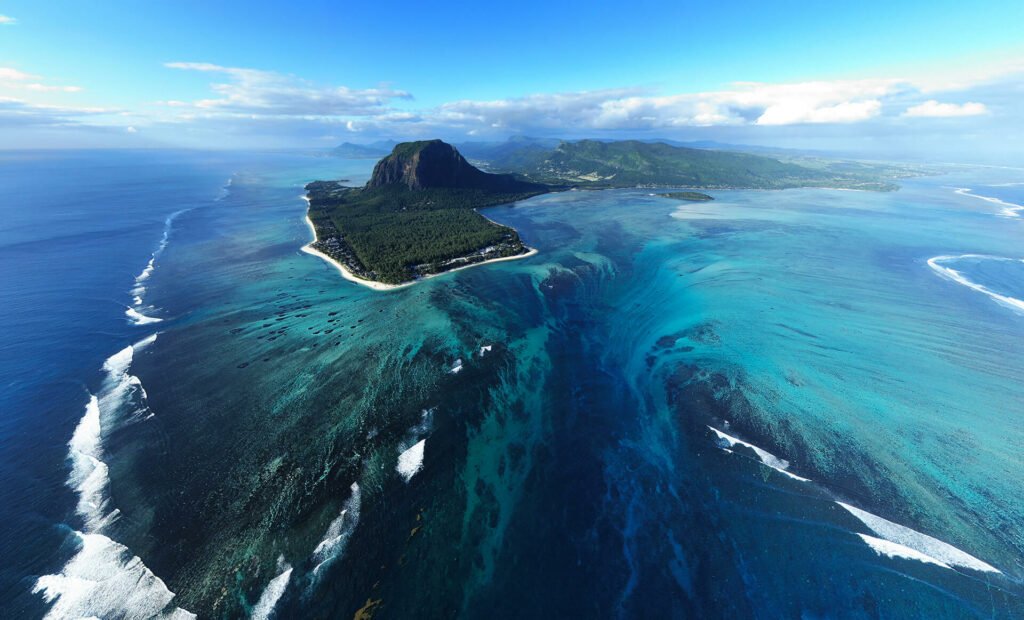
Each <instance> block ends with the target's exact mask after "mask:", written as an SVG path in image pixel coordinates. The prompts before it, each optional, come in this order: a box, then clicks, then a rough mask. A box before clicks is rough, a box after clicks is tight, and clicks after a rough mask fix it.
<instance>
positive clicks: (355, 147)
mask: <svg viewBox="0 0 1024 620" xmlns="http://www.w3.org/2000/svg"><path fill="white" fill-rule="evenodd" d="M394 146H395V143H394V142H389V141H387V140H382V141H380V142H373V143H370V144H355V143H352V142H343V143H341V144H339V145H338V146H336V147H334V148H333V149H332V150H331V155H333V156H335V157H342V158H345V159H379V158H381V157H384V156H385V155H387V154H388V153H389V152H390V151H391V149H392V148H394Z"/></svg>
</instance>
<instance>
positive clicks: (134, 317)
mask: <svg viewBox="0 0 1024 620" xmlns="http://www.w3.org/2000/svg"><path fill="white" fill-rule="evenodd" d="M187 211H191V209H180V210H178V211H175V212H174V213H172V214H170V215H168V216H167V218H166V219H165V220H164V230H163V233H162V234H161V235H160V241H159V242H158V243H157V244H156V249H154V250H153V252H152V254H150V256H149V261H148V262H147V263H146V266H145V267H143V268H142V271H140V272H139V274H138V275H137V276H135V285H134V286H133V287H132V289H131V291H129V293H130V294H131V295H132V306H134V307H129V308H128V309H127V310H126V311H125V314H126V315H128V319H129V320H130V321H131V322H132V323H133V324H135V325H148V324H150V323H157V322H159V321H161V320H163V319H159V318H156V317H152V316H146V315H145V314H142V313H141V312H139V311H138V308H141V307H142V306H143V305H144V303H145V294H146V286H145V284H144V283H145V282H146V281H147V280H149V278H150V277H151V276H152V275H153V271H154V270H155V269H156V261H157V259H158V258H160V255H161V254H163V253H164V250H165V249H167V244H168V243H170V241H171V232H172V230H173V227H174V220H176V219H178V216H180V215H181V214H182V213H185V212H187Z"/></svg>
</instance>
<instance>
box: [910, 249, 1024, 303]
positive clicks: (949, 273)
mask: <svg viewBox="0 0 1024 620" xmlns="http://www.w3.org/2000/svg"><path fill="white" fill-rule="evenodd" d="M964 258H980V259H985V260H997V261H1016V260H1019V259H1016V258H1006V257H1004V256H988V255H985V254H961V255H959V256H933V257H932V258H929V259H928V266H929V267H931V268H932V270H933V271H935V273H937V274H939V275H940V276H942V277H943V278H947V279H949V280H952V281H953V282H956V283H957V284H962V285H963V286H966V287H967V288H970V289H972V290H975V291H978V292H979V293H983V294H984V295H987V296H988V297H990V298H992V299H994V300H995V301H997V302H998V303H1000V304H1002V305H1004V306H1007V307H1009V308H1012V309H1013V310H1016V311H1017V312H1024V300H1020V299H1017V298H1016V297H1010V296H1009V295H1001V294H999V293H997V292H995V291H993V290H991V289H990V288H988V287H986V286H983V285H981V284H978V283H977V282H974V281H972V280H970V279H969V278H967V276H965V275H964V274H962V273H960V272H959V271H957V270H956V269H953V268H952V267H946V266H945V265H943V264H942V263H944V262H948V261H954V260H960V259H964ZM1022 262H1024V261H1022Z"/></svg>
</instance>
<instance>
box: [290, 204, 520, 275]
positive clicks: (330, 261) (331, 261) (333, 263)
mask: <svg viewBox="0 0 1024 620" xmlns="http://www.w3.org/2000/svg"><path fill="white" fill-rule="evenodd" d="M301 198H302V199H303V200H305V201H306V213H305V215H304V219H305V220H306V225H307V226H309V230H310V232H312V233H313V240H312V241H310V242H309V243H307V244H306V245H304V246H302V247H301V248H299V249H300V250H301V251H302V252H305V253H306V254H310V255H312V256H317V257H319V258H321V259H323V260H324V261H326V262H327V263H328V264H329V265H331V266H332V267H334V268H335V269H337V270H338V272H339V273H341V277H343V278H345V279H346V280H348V281H349V282H354V283H356V284H361V285H363V286H365V287H367V288H370V289H373V290H375V291H390V290H394V289H398V288H406V287H408V286H412V285H413V284H416V283H417V282H422V281H424V280H429V279H430V278H436V277H438V276H443V275H445V274H449V273H451V272H453V271H460V270H462V269H469V268H470V267H479V266H480V265H486V264H488V263H500V262H503V261H510V260H519V259H520V258H529V257H531V256H534V255H536V254H539V253H540V250H538V249H536V248H531V247H529V246H528V245H526V244H525V243H524V244H523V247H524V248H526V250H527V251H526V252H525V253H523V254H516V255H515V256H500V257H498V258H489V259H487V260H484V261H480V262H478V263H472V264H469V265H463V266H461V267H455V268H453V269H445V270H444V271H442V272H440V273H432V274H430V275H426V276H423V277H422V278H417V279H415V280H411V281H409V282H403V283H401V284H387V283H385V282H377V281H375V280H367V279H365V278H360V277H359V276H357V275H356V274H354V273H352V272H351V271H350V270H349V269H348V267H346V266H345V265H344V264H342V263H341V262H339V261H337V260H334V259H333V258H331V257H330V256H328V255H326V254H324V253H323V252H321V251H320V250H317V249H316V248H314V247H312V244H314V243H316V242H317V241H318V240H319V239H318V238H317V234H316V227H314V226H313V221H312V220H311V219H309V204H310V201H309V196H307V195H303V196H301ZM477 213H479V211H478V212H477ZM481 215H483V214H481ZM484 218H485V219H487V220H488V221H493V220H491V219H490V218H488V217H487V216H484ZM494 223H495V224H497V222H494ZM498 225H499V226H504V224H498ZM460 258H461V257H460ZM452 260H458V259H452Z"/></svg>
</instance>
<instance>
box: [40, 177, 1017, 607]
mask: <svg viewBox="0 0 1024 620" xmlns="http://www.w3.org/2000/svg"><path fill="white" fill-rule="evenodd" d="M371 163H372V162H340V161H337V160H325V159H314V158H302V157H291V158H278V159H273V158H268V159H267V160H266V161H259V162H253V161H247V162H240V163H238V164H237V166H236V167H235V170H234V171H233V172H234V174H233V176H232V182H231V184H230V186H229V187H228V188H227V191H226V192H225V193H224V195H223V196H222V197H220V199H218V200H215V201H214V202H211V203H210V204H208V205H205V206H204V207H203V208H196V209H192V210H189V211H187V212H185V213H182V214H181V215H179V216H177V217H176V219H174V220H173V222H172V223H171V224H170V225H169V226H170V227H171V229H172V230H173V234H172V235H171V236H170V241H169V242H168V243H167V244H166V247H165V248H164V249H163V250H162V251H161V252H160V254H159V256H158V258H157V259H156V260H155V261H154V269H153V271H152V275H151V276H150V277H148V278H147V279H146V298H145V303H146V304H147V307H146V308H144V310H145V312H144V313H143V314H144V315H145V316H149V317H152V318H159V319H162V320H161V321H160V322H158V323H156V322H154V323H143V324H141V325H132V326H131V333H130V334H128V335H127V336H126V337H125V338H123V340H122V342H121V344H120V345H119V346H117V347H112V350H110V351H109V352H108V353H107V354H106V355H110V354H113V353H115V352H116V351H117V350H118V349H120V348H122V347H125V346H128V345H130V344H131V343H132V342H135V343H140V344H137V345H136V346H134V347H133V348H132V349H131V350H130V352H129V354H128V355H130V364H129V365H127V366H126V365H125V357H126V356H125V355H122V356H121V358H119V360H120V362H118V363H120V366H118V364H117V363H113V364H112V363H108V365H107V366H108V369H107V371H106V374H105V375H104V373H100V378H99V379H98V380H96V381H93V382H92V383H91V384H90V385H89V393H90V394H95V395H98V397H99V398H98V410H99V413H98V419H99V420H100V422H101V424H100V427H101V431H100V433H99V435H100V437H101V443H102V461H103V462H104V463H105V464H106V465H107V466H108V467H109V477H108V479H109V481H108V483H107V484H106V486H105V487H104V488H102V489H101V490H100V494H99V495H98V496H96V497H100V498H102V499H103V500H106V503H105V504H103V505H102V508H101V509H97V510H91V509H86V510H78V511H77V512H76V511H74V510H70V511H69V514H68V515H67V516H66V520H67V523H68V524H69V525H70V526H71V527H72V528H75V529H78V530H80V531H86V530H88V529H89V528H90V527H92V528H94V530H93V531H96V532H98V533H101V534H102V535H103V536H105V537H107V538H108V539H109V540H111V541H117V543H119V544H122V545H124V546H125V548H126V549H127V550H130V551H126V552H125V553H126V554H127V555H126V556H124V557H118V558H114V559H113V560H111V559H110V558H102V557H100V556H102V554H98V553H97V554H92V555H90V554H88V553H84V552H83V549H86V547H79V546H76V544H75V543H74V541H70V542H67V543H66V544H65V547H66V555H67V556H68V558H69V559H68V560H65V561H66V562H68V561H69V562H70V563H69V564H66V565H65V566H64V567H63V569H62V567H61V566H59V565H58V566H56V567H55V568H54V572H53V573H52V574H54V575H59V574H60V571H61V570H64V572H65V573H68V572H69V570H70V569H69V568H68V567H69V566H70V567H71V568H73V569H76V570H77V569H79V568H81V567H80V566H76V565H74V562H75V560H74V558H79V560H80V562H79V564H88V565H89V566H90V567H91V568H90V569H89V570H93V571H95V572H103V571H106V572H105V573H104V574H119V575H124V574H129V575H133V576H134V577H138V576H139V575H140V574H141V575H143V577H145V576H146V575H147V574H148V575H154V576H157V577H159V578H160V580H161V582H160V583H159V584H156V583H154V582H153V581H152V580H150V579H148V578H143V579H141V580H134V581H133V580H128V581H132V583H136V584H141V585H143V586H145V587H147V588H149V589H148V590H147V591H148V592H150V593H151V594H154V593H155V594H158V595H159V596H155V598H154V597H150V599H151V600H159V601H160V603H159V605H160V606H162V605H164V604H165V603H166V604H167V610H170V609H172V608H174V607H179V608H181V609H184V610H188V611H190V612H193V613H198V614H199V615H200V616H201V617H211V616H213V617H216V616H237V615H240V614H249V613H251V614H253V615H254V616H256V617H265V616H264V614H265V613H266V614H268V615H274V614H276V615H277V617H300V616H328V615H330V616H346V617H347V616H350V615H353V614H355V613H356V612H357V610H360V609H363V610H365V611H368V612H372V613H375V615H376V616H377V617H397V618H403V617H413V616H416V617H437V616H452V615H461V616H465V617H551V616H559V615H573V616H587V617H593V616H598V617H603V616H616V615H620V616H627V617H637V616H640V617H644V616H656V617H666V616H667V617H686V616H691V615H703V616H715V617H719V616H726V615H729V616H739V617H766V618H775V617H797V616H801V615H803V616H807V617H817V616H842V617H935V618H938V617H956V618H959V617H997V618H1012V617H1019V616H1020V615H1021V614H1024V599H1022V595H1024V587H1022V583H1021V579H1022V578H1024V564H1022V561H1021V558H1022V557H1024V485H1022V483H1021V482H1020V481H1021V480H1022V479H1024V459H1022V457H1021V454H1024V452H1022V448H1024V445H1022V444H1024V418H1022V416H1024V384H1022V383H1021V381H1020V379H1019V378H1020V376H1021V375H1022V371H1024V346H1022V344H1024V313H1022V312H1021V311H1020V310H1019V309H1018V308H1016V307H1015V306H1014V304H1013V303H1012V302H1007V301H1006V299H1011V300H1012V299H1020V297H1015V296H1014V295H1015V294H1016V293H1017V292H1019V291H1021V289H1022V287H1024V281H1022V279H1021V278H1022V277H1024V274H1022V273H1021V270H1020V269H1019V268H1018V267H1019V263H1017V262H1014V261H1017V260H1019V259H1021V258H1024V255H1022V254H1021V253H1020V243H1019V239H1020V236H1021V234H1022V233H1024V221H1022V220H1021V219H1020V218H1018V217H1014V216H1013V215H1012V214H1007V213H1006V212H1005V209H1006V207H1005V205H999V204H996V203H993V202H990V201H985V200H979V199H978V198H977V196H972V195H966V194H964V193H957V191H956V190H957V188H971V189H972V190H973V192H974V193H975V194H978V195H983V196H992V197H994V196H996V195H998V197H999V198H1000V199H1001V200H1002V201H1003V202H1009V203H1019V202H1021V200H1022V199H1024V192H1022V191H1021V189H1022V188H1021V187H1018V186H1006V185H1003V184H1004V183H1008V182H1015V181H1014V178H1013V173H1012V171H999V170H966V169H953V170H950V172H949V174H947V175H944V176H940V177H930V178H924V179H918V180H910V181H907V182H906V183H905V184H904V187H903V188H902V189H901V190H900V191H899V192H896V193H888V194H878V193H862V192H847V191H831V190H787V191H781V192H766V191H720V192H714V193H713V195H714V197H715V199H716V200H715V202H713V203H683V202H677V201H673V200H671V199H666V198H661V197H658V196H652V195H649V192H648V191H646V190H612V191H601V192H566V193H561V194H553V195H547V196H541V197H537V198H534V199H531V200H528V201H524V202H521V203H518V204H515V205H511V206H507V207H497V208H493V209H489V210H488V212H487V215H488V217H491V218H492V219H495V220H497V221H500V222H502V223H506V224H509V225H512V226H515V227H516V228H517V229H518V230H519V231H520V233H521V235H522V237H523V238H524V240H525V241H526V242H527V243H528V244H529V245H531V246H532V247H536V248H537V249H538V250H540V252H539V254H538V255H536V256H534V257H531V258H528V259H524V260H520V261H514V262H505V263H499V264H493V265H488V266H483V267H478V268H473V269H468V270H464V271H460V272H457V273H453V274H448V275H445V276H443V277H439V278H435V279H432V280H429V281H426V282H422V283H419V284H417V285H415V286H413V287H410V288H406V289H400V290H396V291H389V292H384V293H380V292H375V291H371V290H368V289H366V288H363V287H360V286H357V285H354V284H352V283H349V282H346V281H344V280H342V279H341V278H340V277H339V276H338V274H337V272H336V271H335V270H334V269H333V268H331V267H330V266H328V265H327V264H325V263H323V262H322V261H320V260H319V259H317V258H315V257H312V256H309V255H306V254H303V253H301V252H300V251H299V248H300V247H301V246H302V245H303V244H304V243H306V242H307V241H308V240H309V230H308V228H307V227H306V225H305V223H304V222H303V212H304V203H303V202H302V200H301V199H300V198H299V195H300V193H301V185H302V184H303V183H304V182H306V181H308V180H310V179H312V178H324V177H327V176H333V177H338V176H344V177H346V178H349V179H352V180H353V181H355V182H359V181H361V180H362V179H365V178H366V175H367V173H368V172H369V164H371ZM172 211H173V210H172ZM160 234H161V232H160V231H159V230H154V231H152V234H151V238H152V243H153V244H156V243H158V242H159V239H160ZM974 255H980V256H985V257H996V258H985V259H979V258H973V257H972V256H974ZM937 257H949V258H947V259H943V260H942V261H940V262H939V263H937V264H938V265H939V267H945V268H947V269H953V270H955V271H956V273H957V274H959V275H960V278H961V280H959V281H958V280H957V279H956V278H954V277H951V274H950V273H948V271H943V269H941V268H937V267H935V266H933V265H932V264H930V263H929V260H930V259H935V258H937ZM146 258H148V257H147V256H143V257H142V260H141V262H140V264H139V265H138V267H139V268H142V267H143V266H144V265H145V259H146ZM1004 259H1008V260H1004ZM933 262H934V261H933ZM965 282H967V283H965ZM968 283H969V284H968ZM971 284H973V285H974V286H973V287H972V286H971ZM979 286H980V287H982V288H983V289H984V290H979V288H978V287H979ZM991 293H994V294H995V295H996V296H993V294H991ZM1000 297H1001V298H1005V299H1000ZM153 333H158V335H157V337H156V339H155V340H153V341H146V340H144V339H145V338H147V337H148V336H150V335H151V334H153ZM115 361H116V360H115ZM111 367H114V368H113V370H111ZM104 376H105V377H106V378H104ZM122 376H124V377H135V378H136V381H137V384H134V385H135V387H131V385H132V382H131V381H130V380H127V379H126V380H124V381H122V380H121V377H122ZM122 384H124V385H125V386H126V387H123V388H122V387H119V386H121V385H122ZM139 386H144V389H140V387H139ZM87 402H88V397H87V395H83V397H82V399H81V403H80V404H78V405H77V406H78V407H79V409H78V412H79V413H78V414H76V415H81V413H82V412H85V411H86V410H87V409H86V404H87ZM73 430H74V429H73V428H65V429H63V430H62V432H63V433H64V435H62V437H61V439H59V440H57V441H61V442H63V441H67V439H68V438H69V437H70V435H71V432H72V431H73ZM755 447H756V449H755ZM72 492H73V493H77V495H78V496H81V495H82V494H83V491H82V488H81V486H79V487H77V488H76V489H72ZM114 509H116V510H117V511H118V512H117V515H116V518H113V519H108V518H106V517H107V516H108V515H109V514H110V513H111V511H112V510H114ZM90 510H91V511H90ZM90 515H91V516H92V517H94V523H93V524H92V525H90V524H89V523H88V521H89V517H90ZM86 550H87V549H86ZM132 555H137V556H138V558H140V560H141V561H142V562H143V563H144V565H145V567H146V568H145V571H147V572H140V570H141V569H139V568H138V567H137V566H135V565H130V566H129V564H130V563H128V562H126V561H122V560H124V559H126V558H127V559H130V557H131V556H132ZM71 572H73V571H71ZM48 583H49V584H50V585H51V590H49V591H48V592H49V594H50V595H51V596H54V597H55V602H56V604H57V605H58V607H57V608H54V609H58V608H60V609H61V610H73V611H74V612H76V613H96V614H102V613H103V612H104V609H100V608H98V607H97V605H99V603H97V600H98V599H101V598H102V597H95V596H94V597H93V598H91V599H89V598H87V597H82V596H80V595H79V594H78V593H77V591H74V590H73V589H72V588H70V587H68V583H67V582H62V581H60V580H56V581H51V582H48ZM28 584H29V586H31V585H32V582H31V581H30V580H28ZM107 585H109V584H107ZM107 585H104V586H101V588H104V587H107ZM116 585H117V588H119V589H118V590H117V591H118V592H119V593H120V594H121V596H120V597H118V598H112V599H111V600H112V601H113V602H110V605H113V606H115V607H116V606H117V605H121V606H124V605H137V604H138V603H137V602H136V601H134V600H131V599H126V598H125V597H124V593H125V592H131V591H136V590H137V589H138V586H132V587H127V586H124V584H123V583H122V582H116ZM45 592H47V591H41V592H39V593H37V594H36V595H34V598H32V599H31V600H34V601H39V600H42V596H41V595H42V594H44V593H45ZM58 592H59V593H60V594H59V596H58ZM172 593H173V598H171V596H172ZM76 597H77V598H76ZM60 605H66V606H65V607H59V606H60ZM90 606H91V607H90ZM133 609H140V607H133ZM108 613H109V611H108Z"/></svg>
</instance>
